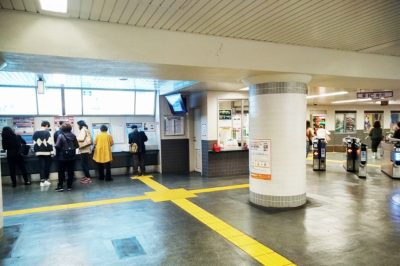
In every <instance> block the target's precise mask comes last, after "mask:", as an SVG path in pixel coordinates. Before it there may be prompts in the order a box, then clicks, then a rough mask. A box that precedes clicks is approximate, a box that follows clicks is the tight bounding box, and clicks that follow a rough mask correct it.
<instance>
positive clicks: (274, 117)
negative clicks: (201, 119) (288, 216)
mask: <svg viewBox="0 0 400 266" xmlns="http://www.w3.org/2000/svg"><path fill="white" fill-rule="evenodd" d="M310 80H311V76H308V75H301V74H281V75H262V76H255V77H249V78H247V79H245V80H244V82H245V83H246V85H248V86H249V87H250V90H249V101H250V110H249V115H250V121H249V127H250V129H249V133H250V136H249V137H250V145H249V155H250V156H249V157H250V158H249V159H250V162H249V167H250V176H249V179H250V181H249V183H250V202H252V203H254V204H256V205H260V206H265V207H297V206H301V205H303V204H305V202H306V157H305V156H306V140H305V129H306V125H305V122H306V121H305V119H304V118H305V117H306V107H307V102H306V94H307V83H308V82H309V81H310Z"/></svg>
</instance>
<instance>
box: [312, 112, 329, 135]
mask: <svg viewBox="0 0 400 266" xmlns="http://www.w3.org/2000/svg"><path fill="white" fill-rule="evenodd" d="M311 121H312V124H313V129H314V135H316V134H317V130H318V128H320V127H322V128H325V123H326V114H313V115H312V116H311Z"/></svg>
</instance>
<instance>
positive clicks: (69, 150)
mask: <svg viewBox="0 0 400 266" xmlns="http://www.w3.org/2000/svg"><path fill="white" fill-rule="evenodd" d="M62 135H63V137H64V139H65V142H63V146H62V149H61V150H62V157H63V159H65V160H73V159H75V154H76V148H75V145H74V142H73V141H72V140H70V139H68V138H67V137H66V136H65V135H64V134H62Z"/></svg>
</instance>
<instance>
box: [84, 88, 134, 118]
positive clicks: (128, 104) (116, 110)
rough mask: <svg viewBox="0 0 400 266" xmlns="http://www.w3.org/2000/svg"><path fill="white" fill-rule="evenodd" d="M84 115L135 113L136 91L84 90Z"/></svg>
mask: <svg viewBox="0 0 400 266" xmlns="http://www.w3.org/2000/svg"><path fill="white" fill-rule="evenodd" d="M82 95H83V96H82V97H83V114H84V115H134V113H135V92H134V91H115V90H113V91H109V90H82Z"/></svg>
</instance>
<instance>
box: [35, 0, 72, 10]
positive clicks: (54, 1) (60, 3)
mask: <svg viewBox="0 0 400 266" xmlns="http://www.w3.org/2000/svg"><path fill="white" fill-rule="evenodd" d="M39 2H40V8H41V9H42V10H45V11H50V12H57V13H67V10H68V1H67V0H40V1H39Z"/></svg>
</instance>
